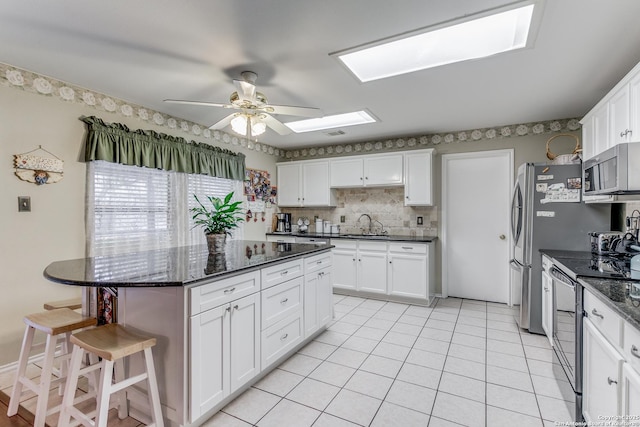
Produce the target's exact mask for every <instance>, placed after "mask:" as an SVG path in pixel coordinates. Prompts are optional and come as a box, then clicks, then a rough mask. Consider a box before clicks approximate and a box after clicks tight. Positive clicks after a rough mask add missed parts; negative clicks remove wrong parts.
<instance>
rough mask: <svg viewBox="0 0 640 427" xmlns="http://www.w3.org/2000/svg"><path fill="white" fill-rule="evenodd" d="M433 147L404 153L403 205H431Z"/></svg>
mask: <svg viewBox="0 0 640 427" xmlns="http://www.w3.org/2000/svg"><path fill="white" fill-rule="evenodd" d="M433 151H434V150H433V149H429V150H416V151H412V152H407V153H405V155H404V205H405V206H431V205H433V183H432V178H431V176H432V168H433Z"/></svg>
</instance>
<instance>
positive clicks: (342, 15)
mask: <svg viewBox="0 0 640 427" xmlns="http://www.w3.org/2000/svg"><path fill="white" fill-rule="evenodd" d="M507 3H509V0H396V1H389V0H306V1H305V0H188V1H175V0H173V1H171V0H135V1H131V0H110V1H102V2H99V1H87V0H57V1H51V0H2V1H1V2H0V62H3V63H6V64H10V65H13V66H16V67H20V68H24V69H27V70H30V71H33V72H36V73H39V74H43V75H46V76H49V77H53V78H56V79H58V80H62V81H65V82H68V83H71V84H74V85H78V86H83V87H86V88H90V89H93V90H95V91H98V92H102V93H104V94H108V95H110V96H113V97H116V98H120V99H123V100H126V101H128V102H131V103H135V104H139V105H143V106H145V107H148V108H151V109H153V110H157V111H160V112H163V113H166V114H168V115H171V116H174V117H179V118H184V119H187V120H190V121H193V122H196V123H200V124H202V125H206V126H209V125H211V124H213V123H215V122H216V121H218V120H219V119H221V118H222V117H224V116H226V115H227V114H228V112H229V111H228V110H225V109H221V108H208V107H197V106H188V105H174V104H167V103H163V102H162V100H163V99H165V98H178V99H193V100H201V101H212V102H222V103H225V102H227V101H228V97H229V95H230V93H231V92H233V91H234V86H233V84H232V82H231V80H232V79H233V78H240V72H241V71H243V70H251V71H255V72H256V73H257V74H258V81H257V86H258V90H260V91H261V92H263V93H264V94H265V95H267V97H268V98H269V101H270V102H271V103H274V104H281V105H298V106H307V107H317V108H320V109H321V110H322V111H323V112H324V113H325V114H337V113H343V112H349V111H354V110H358V109H362V108H366V109H368V110H369V111H370V112H371V113H373V114H374V115H375V116H376V117H377V118H378V119H380V122H379V123H375V124H369V125H363V126H356V127H348V128H344V129H343V130H344V132H345V134H344V135H342V136H337V137H331V136H328V135H327V134H326V131H325V132H311V133H307V134H292V135H288V136H280V135H278V134H276V133H274V132H273V131H271V130H268V131H267V133H265V134H264V135H262V136H261V137H260V138H259V139H260V140H261V141H263V142H266V143H267V144H270V145H272V146H274V147H280V148H284V149H289V148H293V147H302V146H309V145H313V146H320V145H328V144H341V143H346V142H355V141H372V140H379V139H384V138H388V137H400V136H410V135H424V134H429V133H440V132H453V131H458V130H469V129H476V128H486V127H493V126H500V125H508V124H517V123H529V122H536V121H544V120H552V119H562V118H569V117H581V116H582V115H584V114H585V113H586V112H587V111H588V110H589V109H590V108H591V107H593V105H595V103H596V102H597V101H598V100H599V99H600V98H601V97H602V96H603V95H605V94H606V93H607V92H608V91H609V90H610V89H611V88H612V87H613V86H614V85H615V83H616V82H617V81H618V80H620V79H621V78H622V77H623V76H624V75H625V74H626V73H627V72H628V71H629V70H630V69H631V68H632V67H633V66H634V65H635V64H636V63H638V62H640V25H639V24H638V17H640V1H637V0H546V1H544V2H543V3H541V4H542V7H543V8H544V9H543V16H542V21H541V23H540V27H539V31H538V34H537V37H536V40H535V44H534V46H533V48H532V49H524V50H520V51H517V52H511V53H507V54H503V55H498V56H494V57H491V58H486V59H481V60H475V61H468V62H465V63H460V64H453V65H447V66H444V67H440V68H436V69H431V70H424V71H418V72H414V73H412V74H407V75H404V76H399V77H392V78H388V79H383V80H379V81H374V82H370V83H364V84H363V83H360V82H358V81H357V80H356V79H355V78H354V77H353V76H352V75H351V74H350V73H349V72H347V71H346V69H345V68H343V66H342V65H341V64H340V63H339V62H338V61H337V60H336V59H334V58H332V57H330V56H329V54H330V53H332V52H336V51H340V50H344V49H348V48H351V47H354V46H357V45H360V44H363V43H367V42H371V41H375V40H379V39H381V38H386V37H389V36H393V35H396V34H399V33H403V32H407V31H411V30H415V29H418V28H422V27H426V26H430V25H434V24H437V23H440V22H443V21H447V20H451V19H455V18H459V17H462V16H464V15H468V14H474V13H477V12H479V11H483V10H486V9H489V8H494V7H498V6H502V5H504V4H507ZM279 118H280V119H281V120H285V121H286V120H289V119H291V117H283V116H279ZM225 130H227V129H225Z"/></svg>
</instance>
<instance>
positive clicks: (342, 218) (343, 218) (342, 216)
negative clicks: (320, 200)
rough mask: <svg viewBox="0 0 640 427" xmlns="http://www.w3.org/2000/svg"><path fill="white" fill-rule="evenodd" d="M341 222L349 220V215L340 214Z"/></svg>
mask: <svg viewBox="0 0 640 427" xmlns="http://www.w3.org/2000/svg"><path fill="white" fill-rule="evenodd" d="M340 222H341V223H343V224H344V223H345V222H347V217H346V216H344V215H340Z"/></svg>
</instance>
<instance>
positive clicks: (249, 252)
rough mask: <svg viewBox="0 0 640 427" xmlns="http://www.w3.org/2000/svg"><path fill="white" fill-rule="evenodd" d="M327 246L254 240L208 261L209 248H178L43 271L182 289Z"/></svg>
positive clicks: (66, 279)
mask: <svg viewBox="0 0 640 427" xmlns="http://www.w3.org/2000/svg"><path fill="white" fill-rule="evenodd" d="M332 247H333V246H330V245H321V246H319V245H313V244H304V243H275V242H273V243H272V242H262V241H252V240H232V241H229V242H227V246H226V250H225V252H224V253H220V254H215V255H210V254H209V252H208V250H207V246H206V245H201V246H182V247H176V248H168V249H160V250H153V251H146V252H135V253H129V254H122V255H112V256H98V257H93V258H81V259H74V260H67V261H56V262H53V263H51V264H49V265H48V266H47V268H45V270H44V273H43V274H44V277H46V278H47V279H49V280H51V281H53V282H57V283H63V284H66V285H77V286H104V287H113V288H117V287H156V286H185V285H192V284H195V283H198V282H202V281H211V280H212V279H221V278H224V277H228V276H233V275H236V274H240V273H244V272H247V271H250V270H256V269H258V268H262V267H264V266H265V265H267V264H270V263H278V262H284V261H289V260H291V259H294V258H299V257H302V256H307V255H312V254H314V253H316V252H324V251H327V250H329V249H331V248H332Z"/></svg>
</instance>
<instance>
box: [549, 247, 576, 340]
mask: <svg viewBox="0 0 640 427" xmlns="http://www.w3.org/2000/svg"><path fill="white" fill-rule="evenodd" d="M551 265H552V262H551V260H550V259H549V258H548V257H547V256H544V255H543V256H542V330H543V331H544V333H545V335H546V336H547V339H548V340H549V344H550V345H551V346H552V347H553V328H554V325H553V313H554V307H553V279H552V278H551V274H549V269H550V268H551ZM574 311H575V310H574Z"/></svg>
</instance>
